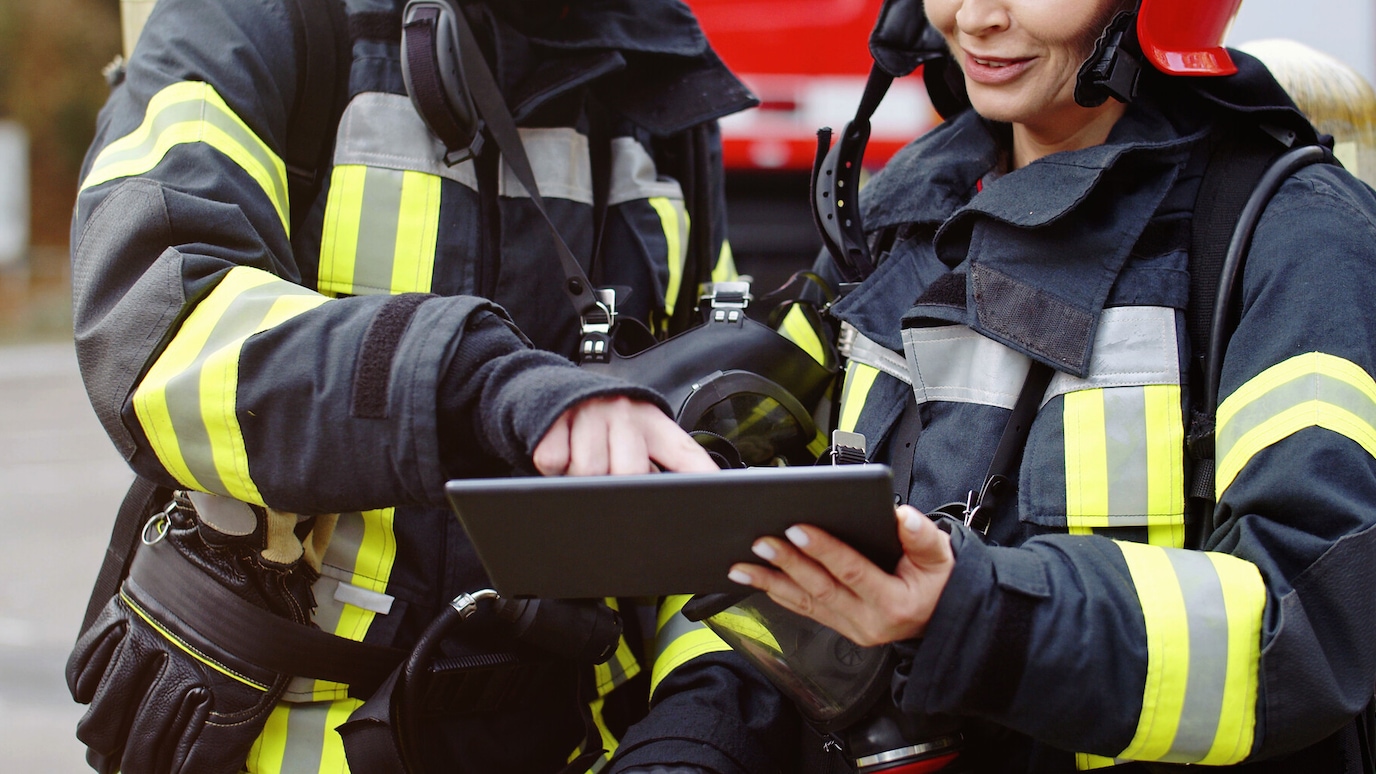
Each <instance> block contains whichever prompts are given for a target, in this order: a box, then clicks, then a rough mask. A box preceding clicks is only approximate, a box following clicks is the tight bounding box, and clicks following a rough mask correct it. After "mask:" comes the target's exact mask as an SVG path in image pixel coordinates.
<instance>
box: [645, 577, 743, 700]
mask: <svg viewBox="0 0 1376 774" xmlns="http://www.w3.org/2000/svg"><path fill="white" fill-rule="evenodd" d="M689 599H692V597H691V596H688V595H681V596H672V597H666V598H665V599H664V602H663V603H661V605H660V607H659V622H658V624H657V626H656V627H655V632H656V634H655V642H656V647H655V663H654V668H653V669H652V670H651V672H650V696H651V697H652V698H653V697H654V695H655V689H657V688H658V687H659V683H660V681H661V680H663V679H664V678H666V677H668V676H669V674H670V673H671V672H673V671H674V670H675V669H678V668H679V667H681V666H683V665H684V664H686V663H688V662H689V661H691V660H693V659H695V658H697V657H698V656H701V655H704V654H706V653H716V652H719V651H723V650H730V649H731V646H729V645H727V644H726V643H725V642H723V641H722V639H721V638H720V637H718V636H717V633H716V632H714V631H712V630H711V629H709V628H708V627H707V625H706V624H704V623H701V622H697V621H689V620H688V619H687V618H685V617H684V615H683V612H682V611H683V606H684V605H685V604H687V603H688V600H689Z"/></svg>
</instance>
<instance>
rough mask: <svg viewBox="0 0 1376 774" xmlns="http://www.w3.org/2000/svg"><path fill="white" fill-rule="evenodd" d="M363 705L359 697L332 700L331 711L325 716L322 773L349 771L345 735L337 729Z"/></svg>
mask: <svg viewBox="0 0 1376 774" xmlns="http://www.w3.org/2000/svg"><path fill="white" fill-rule="evenodd" d="M361 706H363V702H362V701H361V700H359V699H344V700H341V701H336V702H332V703H331V704H330V709H329V712H328V713H327V714H326V716H325V738H324V739H323V740H322V743H321V744H322V746H321V750H320V769H319V770H320V771H321V772H322V774H324V773H325V772H329V773H330V774H334V773H335V772H340V774H343V772H347V771H348V770H349V762H348V760H347V759H346V758H345V756H344V737H342V736H340V735H339V734H338V733H337V732H336V731H335V729H337V728H339V727H340V726H341V725H343V724H344V723H345V722H347V721H348V720H349V716H350V715H352V714H353V712H354V710H356V709H358V708H359V707H361Z"/></svg>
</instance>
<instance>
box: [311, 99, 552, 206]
mask: <svg viewBox="0 0 1376 774" xmlns="http://www.w3.org/2000/svg"><path fill="white" fill-rule="evenodd" d="M334 163H335V166H342V165H346V164H357V165H360V166H366V167H381V168H383V169H398V170H411V171H416V172H425V173H428V174H431V175H438V176H439V177H443V178H447V179H449V180H453V181H454V182H456V183H459V184H460V185H464V186H467V187H468V188H471V189H473V190H475V191H476V190H478V177H477V173H476V172H475V171H474V169H473V162H472V161H465V162H463V163H461V164H455V165H454V166H452V167H451V166H448V165H446V164H445V163H444V144H443V143H441V142H440V141H439V138H437V137H435V136H434V135H433V134H431V133H430V130H429V128H427V127H426V126H425V121H423V120H421V117H420V114H419V113H417V112H416V109H415V107H413V106H412V105H411V100H410V99H409V98H408V97H405V96H403V95H400V94H382V93H379V92H372V91H369V92H364V93H362V94H359V95H358V96H356V97H354V98H353V99H352V100H351V101H350V102H349V106H348V107H347V108H345V109H344V116H343V117H342V118H341V119H340V122H339V132H338V136H337V137H336V139H335V148H334ZM537 180H538V177H537ZM391 212H396V210H395V208H394V209H392V210H391Z"/></svg>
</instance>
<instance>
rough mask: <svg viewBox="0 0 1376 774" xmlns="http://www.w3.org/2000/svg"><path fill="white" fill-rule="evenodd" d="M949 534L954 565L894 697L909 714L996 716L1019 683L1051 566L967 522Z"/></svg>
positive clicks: (904, 666) (898, 679) (904, 664)
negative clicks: (987, 538)
mask: <svg viewBox="0 0 1376 774" xmlns="http://www.w3.org/2000/svg"><path fill="white" fill-rule="evenodd" d="M950 531H951V548H952V550H953V551H954V552H955V556H956V566H955V570H954V571H953V572H952V573H951V579H950V580H949V581H948V582H947V584H946V590H945V591H944V592H943V593H942V595H941V600H940V601H939V602H938V603H937V607H936V610H935V611H933V614H932V619H931V621H930V622H929V623H928V625H927V630H926V633H925V635H924V637H923V638H922V641H921V642H920V643H917V644H915V645H912V646H910V647H912V648H913V650H911V651H910V654H911V660H906V659H905V660H904V661H903V662H902V665H901V666H900V671H899V673H898V674H897V675H896V678H895V695H896V698H898V699H899V701H900V704H901V706H902V708H903V709H904V710H905V711H908V712H923V713H929V714H931V713H952V714H962V715H965V714H984V713H996V712H998V711H999V710H1001V709H1003V708H1005V707H1007V706H1008V704H1009V703H1010V702H1011V701H1012V699H1013V694H1014V692H1015V691H1016V690H1017V687H1018V685H1019V684H1020V683H1021V677H1022V673H1023V671H1024V669H1025V668H1026V665H1027V659H1028V650H1029V641H1030V639H1031V630H1032V619H1033V614H1034V611H1035V607H1036V605H1037V603H1038V602H1039V601H1040V600H1042V599H1044V598H1046V597H1047V596H1048V595H1049V593H1050V589H1049V584H1048V581H1047V576H1046V570H1045V567H1044V566H1043V565H1042V561H1041V560H1040V559H1039V558H1038V557H1037V556H1036V555H1035V554H1033V553H1031V552H1028V551H1023V550H1020V549H1016V548H1000V547H994V546H988V545H985V544H984V543H983V542H982V541H981V540H980V539H979V537H977V536H976V535H975V534H974V533H972V532H971V531H970V530H969V529H967V528H965V527H964V526H963V525H956V526H953V527H952V528H951V530H950ZM904 655H907V654H904Z"/></svg>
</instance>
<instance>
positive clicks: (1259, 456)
mask: <svg viewBox="0 0 1376 774" xmlns="http://www.w3.org/2000/svg"><path fill="white" fill-rule="evenodd" d="M1238 4H1239V3H1238V0H1140V2H1136V0H1133V1H1131V2H1118V1H1117V0H1061V1H1060V2H1054V3H1047V2H1037V1H1035V0H925V9H923V8H922V5H923V4H922V3H914V2H905V1H904V0H899V2H893V1H892V0H891V1H890V2H888V3H886V8H885V11H884V12H883V13H890V14H901V13H911V14H913V15H912V16H911V17H909V18H908V19H906V21H907V22H908V23H910V24H914V25H917V24H925V25H930V28H931V29H934V30H935V31H937V32H939V33H940V35H941V38H942V39H944V43H945V48H946V50H945V51H943V52H941V55H949V57H950V60H952V61H953V62H954V64H955V65H957V66H958V69H956V68H950V70H949V72H950V73H951V74H952V75H954V76H955V77H954V78H952V79H949V80H946V81H940V82H937V83H936V84H935V85H936V87H937V88H946V91H945V92H944V94H943V95H944V96H945V97H946V98H948V99H952V100H955V99H963V100H965V105H966V108H965V109H960V110H956V111H954V114H953V115H951V116H949V117H948V118H947V119H946V120H945V121H944V123H943V124H941V125H940V126H938V127H937V128H936V129H934V130H933V131H932V132H931V133H930V134H928V135H926V136H924V137H922V138H920V139H918V140H916V141H915V142H914V143H912V144H911V145H909V146H908V147H907V148H906V149H905V150H904V151H903V152H901V153H900V154H898V155H897V156H896V157H895V158H894V159H893V160H891V161H890V162H889V163H888V164H887V166H886V167H885V168H884V169H883V170H882V171H881V172H880V173H879V174H877V175H876V176H875V177H874V178H873V179H872V180H871V182H870V183H869V185H868V187H867V188H866V189H865V190H864V191H863V192H862V194H861V212H862V214H863V221H864V228H865V232H866V236H867V237H868V240H869V242H868V244H869V246H870V248H871V250H872V251H873V254H874V256H875V258H876V260H877V262H878V266H877V268H875V269H874V271H873V273H872V274H871V275H870V276H869V277H868V278H867V279H865V280H864V281H863V282H862V283H861V284H860V285H859V286H858V287H856V288H855V289H853V290H851V291H850V292H849V293H848V294H847V295H846V296H845V297H844V298H843V299H842V300H840V301H839V302H837V303H836V304H835V305H834V307H832V312H833V314H834V315H835V316H836V317H838V318H839V319H840V320H842V321H843V322H844V324H845V325H846V326H848V327H849V328H850V329H851V330H852V331H853V334H854V337H853V342H854V344H853V345H852V359H851V361H850V363H849V365H848V367H847V373H846V382H845V387H844V391H843V392H844V395H843V397H842V406H841V409H840V417H839V424H840V427H841V429H843V430H847V431H854V432H858V433H860V434H862V435H863V436H864V437H865V438H866V440H867V442H868V446H869V449H870V458H871V459H872V460H875V461H882V462H888V463H890V464H893V465H894V466H895V476H896V478H904V477H905V476H906V475H907V474H908V473H909V468H908V466H909V465H910V466H911V467H910V476H911V477H910V479H908V480H909V482H910V483H909V484H908V486H907V487H905V488H904V490H903V491H901V492H899V493H898V495H899V497H900V498H901V499H902V501H903V502H904V503H905V504H904V505H902V506H900V507H899V508H898V509H897V514H896V515H897V523H896V529H897V531H898V533H899V538H900V541H901V543H902V545H903V547H904V554H905V555H904V557H903V558H902V559H901V561H900V562H899V563H898V564H897V566H896V567H895V568H893V570H892V571H889V570H890V568H887V567H885V568H880V567H878V566H876V565H875V564H873V563H871V562H870V561H868V560H867V559H865V558H864V557H862V556H860V555H859V554H858V553H857V552H855V551H854V550H853V549H851V548H850V547H848V546H846V545H844V544H842V543H840V542H838V541H837V540H835V539H833V538H832V537H830V536H829V535H827V534H826V533H825V532H823V531H821V530H818V529H816V528H813V527H810V526H808V525H806V524H798V525H796V526H795V527H792V528H790V529H789V530H787V531H786V533H785V535H781V536H771V537H765V538H762V539H760V540H759V541H757V542H756V544H755V545H754V550H755V553H756V554H757V555H758V556H759V557H760V562H759V563H743V564H740V565H737V566H735V567H734V568H732V570H731V577H732V578H733V579H735V580H736V581H738V582H740V583H743V584H747V585H750V586H753V587H755V588H757V589H761V590H764V591H766V592H767V593H768V595H769V597H770V598H771V599H772V600H773V601H775V602H777V603H778V604H779V605H781V606H782V607H784V608H786V609H788V610H791V611H793V612H794V613H797V614H801V615H804V616H807V617H809V618H811V619H813V620H815V621H817V622H820V623H821V624H825V625H826V626H828V627H831V628H833V629H835V630H837V631H839V632H840V633H841V634H843V635H845V636H846V637H848V638H850V639H851V640H853V641H854V642H856V643H858V644H861V645H878V644H882V643H893V647H894V649H895V650H896V652H897V653H898V655H899V659H898V665H897V667H896V668H895V670H894V672H893V680H892V696H893V699H894V701H895V702H896V703H897V705H898V707H899V708H900V709H901V711H902V712H903V713H904V714H905V715H907V716H910V717H911V716H945V717H947V718H954V719H955V720H957V721H958V722H959V724H960V733H961V734H962V736H963V737H964V748H963V752H962V754H961V755H960V757H959V758H958V759H957V761H958V762H957V763H956V764H954V766H956V767H963V768H958V769H953V770H961V771H967V770H968V771H981V772H982V771H1000V772H1005V771H1036V772H1051V771H1057V772H1060V771H1074V770H1088V769H1096V768H1109V767H1117V768H1118V770H1122V771H1158V770H1161V768H1162V767H1163V766H1166V765H1167V764H1203V765H1227V766H1232V765H1237V766H1238V767H1239V768H1242V769H1244V770H1257V771H1277V772H1279V771H1287V772H1289V771H1306V772H1309V771H1314V772H1360V771H1370V770H1372V769H1371V766H1372V758H1371V741H1372V737H1371V700H1372V687H1373V685H1376V647H1373V644H1372V643H1374V642H1376V562H1373V561H1372V557H1373V556H1374V555H1376V505H1374V504H1376V381H1374V380H1373V374H1376V314H1373V312H1372V307H1371V298H1372V297H1373V294H1376V196H1374V195H1373V192H1372V190H1371V189H1370V188H1368V187H1367V186H1366V185H1364V184H1363V183H1361V182H1360V181H1358V180H1357V179H1356V178H1354V177H1353V176H1352V175H1351V174H1349V173H1348V172H1347V171H1345V170H1343V169H1342V168H1341V167H1340V166H1338V165H1335V164H1331V163H1322V164H1315V165H1311V166H1306V167H1304V168H1302V169H1300V170H1299V171H1297V172H1295V173H1294V174H1292V175H1290V176H1289V177H1287V178H1285V179H1284V181H1283V183H1282V184H1281V185H1280V187H1279V189H1278V191H1277V192H1276V193H1275V195H1274V197H1273V198H1272V199H1271V200H1270V203H1269V205H1267V206H1266V208H1265V210H1264V212H1263V214H1262V215H1261V217H1260V220H1259V222H1258V223H1257V224H1256V227H1255V231H1254V232H1253V239H1252V243H1251V250H1250V254H1249V255H1248V256H1247V258H1246V264H1245V267H1244V270H1243V272H1242V276H1241V285H1240V290H1239V291H1238V293H1237V298H1238V300H1239V301H1240V304H1239V309H1240V312H1239V314H1238V317H1237V319H1236V321H1235V327H1234V328H1233V330H1232V333H1231V336H1230V338H1228V339H1227V346H1226V351H1225V352H1226V354H1224V356H1223V358H1222V371H1221V382H1220V385H1219V388H1218V394H1217V397H1218V399H1219V401H1220V405H1219V408H1218V412H1217V424H1216V426H1215V428H1214V430H1215V432H1214V434H1213V455H1212V459H1213V460H1214V461H1215V467H1214V476H1213V479H1212V481H1208V480H1207V479H1205V483H1208V484H1211V486H1210V487H1209V488H1208V489H1206V490H1205V494H1206V496H1207V495H1212V496H1214V497H1216V503H1217V505H1216V508H1214V509H1212V510H1210V511H1209V512H1208V513H1206V514H1205V520H1206V521H1207V522H1208V523H1206V524H1203V525H1202V528H1201V534H1202V537H1199V538H1195V537H1193V534H1194V529H1195V528H1196V526H1197V525H1196V524H1194V523H1189V522H1187V520H1186V512H1187V494H1188V495H1189V496H1191V497H1193V496H1194V494H1193V493H1188V492H1187V489H1188V486H1189V483H1190V482H1191V475H1192V474H1191V471H1199V470H1202V469H1204V468H1203V467H1202V466H1203V465H1204V464H1205V460H1206V459H1207V457H1208V455H1207V454H1205V453H1204V452H1203V451H1200V450H1198V449H1194V450H1193V451H1196V452H1199V458H1198V459H1197V460H1196V459H1195V458H1194V455H1193V454H1189V453H1187V444H1186V428H1187V427H1188V426H1189V420H1190V418H1191V415H1192V413H1193V412H1195V411H1202V410H1203V409H1204V408H1205V407H1204V406H1203V405H1202V404H1203V400H1202V399H1201V398H1200V394H1201V393H1200V387H1201V384H1200V381H1201V379H1202V378H1204V375H1203V374H1201V371H1200V369H1199V368H1198V363H1197V357H1198V355H1199V354H1200V353H1199V352H1198V351H1191V344H1190V342H1191V338H1192V337H1191V331H1190V330H1189V329H1187V324H1186V321H1187V319H1188V317H1187V311H1188V307H1189V306H1190V304H1189V299H1190V295H1191V289H1192V288H1191V285H1192V281H1194V282H1198V281H1201V280H1202V279H1204V278H1202V277H1200V278H1194V279H1193V280H1192V278H1191V277H1190V276H1189V273H1190V265H1191V264H1190V263H1189V255H1188V254H1189V253H1190V252H1191V231H1192V226H1199V227H1200V228H1203V224H1202V222H1201V221H1202V219H1196V218H1194V213H1196V212H1197V211H1198V208H1201V207H1203V206H1206V205H1207V204H1208V202H1206V201H1203V199H1204V198H1205V197H1204V196H1201V195H1200V193H1199V192H1200V188H1201V186H1202V184H1203V183H1202V180H1203V175H1202V170H1203V169H1204V168H1206V166H1207V165H1209V164H1210V163H1211V162H1210V158H1209V157H1210V153H1209V152H1208V149H1209V148H1211V147H1213V146H1212V145H1206V143H1212V142H1213V141H1215V140H1218V139H1220V138H1226V137H1228V136H1239V135H1241V134H1244V133H1246V132H1255V133H1256V136H1257V137H1261V135H1262V134H1263V133H1265V132H1262V131H1258V130H1262V129H1264V130H1265V131H1266V132H1270V133H1273V134H1269V135H1268V136H1270V137H1273V138H1275V137H1279V138H1281V139H1282V140H1286V141H1288V142H1291V143H1295V144H1298V145H1304V144H1305V143H1313V142H1316V134H1315V132H1314V130H1313V128H1312V127H1310V126H1309V125H1308V123H1307V122H1306V121H1304V120H1303V118H1302V117H1301V116H1300V115H1299V113H1298V111H1297V110H1296V109H1295V108H1294V106H1293V105H1292V103H1291V102H1290V100H1289V98H1288V97H1287V96H1286V95H1285V93H1284V92H1283V91H1282V90H1281V89H1280V88H1279V87H1278V85H1277V84H1276V82H1275V81H1274V80H1273V78H1272V77H1271V75H1270V74H1269V73H1268V72H1267V71H1266V70H1265V69H1264V68H1263V67H1262V66H1261V65H1260V64H1259V63H1258V62H1257V61H1256V60H1255V59H1252V58H1251V57H1249V56H1246V55H1244V54H1240V53H1230V52H1229V51H1228V50H1226V49H1224V48H1222V47H1221V45H1220V42H1221V39H1222V34H1223V31H1224V30H1225V29H1226V28H1227V26H1228V22H1229V20H1230V19H1231V17H1232V15H1233V14H1234V13H1235V11H1236V9H1237V6H1238ZM917 14H923V16H918V15H917ZM883 18H884V16H883V15H881V19H883ZM1134 41H1135V44H1134ZM1115 47H1116V48H1117V50H1116V52H1115V51H1114V49H1115ZM940 49H941V47H940V46H937V47H934V50H938V51H940ZM876 56H877V57H878V54H876ZM1133 59H1136V61H1137V63H1138V64H1140V65H1141V69H1140V73H1137V74H1133V73H1131V72H1129V71H1125V70H1123V69H1121V68H1125V67H1126V68H1131V67H1132V66H1133V61H1132V60H1133ZM927 66H928V68H929V70H928V77H929V78H930V74H931V72H932V68H933V64H932V63H931V62H928V65H927ZM1234 69H1235V72H1233V71H1234ZM1124 72H1127V75H1126V76H1124V77H1119V76H1123V74H1124ZM1230 72H1233V74H1228V73H1230ZM1115 73H1116V75H1115ZM928 85H929V89H930V88H932V87H933V82H932V81H931V80H929V84H928ZM1110 89H1111V90H1112V93H1109V90H1110ZM1261 141H1263V142H1274V143H1275V146H1276V148H1277V150H1281V149H1282V148H1281V143H1280V142H1276V141H1275V140H1270V141H1267V140H1264V138H1262V140H1261ZM824 268H827V269H830V268H831V267H830V265H829V264H827V265H826V266H824ZM832 276H833V277H835V276H836V271H835V270H832ZM862 352H863V353H867V354H865V356H864V357H861V356H860V353H862ZM1038 371H1040V372H1041V373H1042V374H1044V379H1045V380H1044V381H1041V380H1038V379H1033V378H1029V375H1030V374H1033V373H1035V372H1038ZM1205 373H1207V372H1205ZM1024 396H1026V399H1024ZM909 402H911V403H912V407H911V409H908V410H907V411H905V409H904V404H905V403H909ZM1020 404H1021V405H1022V406H1024V407H1025V410H1026V413H1025V415H1024V416H1025V417H1026V423H1025V424H1024V423H1023V422H1021V421H1014V420H1013V419H1011V418H1010V417H1011V416H1012V415H1013V414H1014V412H1015V411H1016V410H1018V409H1017V407H1018V406H1019V405H1020ZM909 411H917V412H918V416H919V417H920V420H921V423H920V424H921V431H920V434H917V435H916V437H915V438H914V436H913V434H912V432H911V430H910V429H909V430H905V429H904V428H910V427H911V423H909V422H906V421H904V419H905V416H906V415H907V414H908V412H909ZM905 432H906V433H907V434H906V435H904V433H905ZM1200 437H1201V438H1202V437H1203V436H1200ZM1001 438H1011V439H1013V442H1012V444H1011V446H1010V445H1009V444H1007V443H1006V442H1001ZM914 441H915V443H914ZM909 446H911V448H912V451H911V457H910V459H911V462H908V459H909V458H905V456H904V454H905V448H906V447H909ZM1000 451H1005V452H1009V451H1011V452H1012V454H1011V456H1010V457H1008V459H1011V460H1012V462H1011V464H1010V465H1009V466H1008V470H1007V475H1006V481H1004V482H1003V484H1002V491H1000V485H999V482H998V481H993V478H992V477H991V475H990V473H991V472H992V471H994V470H996V469H997V468H999V466H997V465H995V464H992V461H993V460H995V458H996V454H998V453H999V452H1000ZM1192 461H1193V464H1191V462H1192ZM991 481H993V483H992V484H990V485H988V486H986V484H988V483H989V482H991ZM952 517H954V518H952ZM913 749H916V747H914V748H913ZM922 770H924V771H926V770H928V769H925V768H924V769H922Z"/></svg>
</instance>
